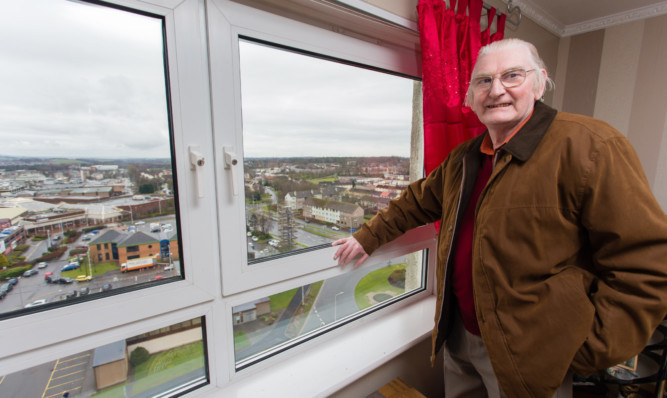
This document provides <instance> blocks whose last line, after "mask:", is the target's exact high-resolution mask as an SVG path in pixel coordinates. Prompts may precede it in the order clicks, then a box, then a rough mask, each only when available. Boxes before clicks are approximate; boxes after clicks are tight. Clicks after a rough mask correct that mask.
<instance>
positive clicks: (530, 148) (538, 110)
mask: <svg viewBox="0 0 667 398" xmlns="http://www.w3.org/2000/svg"><path fill="white" fill-rule="evenodd" d="M557 113H558V111H557V110H555V109H554V108H551V107H550V106H548V105H545V104H544V103H542V102H541V101H535V110H534V111H533V115H532V116H531V118H530V119H529V120H528V121H527V122H526V124H524V125H523V127H521V130H519V132H517V133H516V134H515V135H514V137H512V139H511V140H509V142H507V143H506V144H505V145H503V146H502V148H501V149H502V150H503V151H505V152H507V153H509V154H511V155H512V157H514V158H515V159H517V160H520V161H521V162H525V161H526V160H528V159H529V158H530V156H531V155H532V154H533V152H535V149H536V148H537V145H538V144H539V143H540V141H542V137H544V134H546V132H547V129H549V126H551V122H553V120H554V118H555V117H556V114H557ZM486 134H488V130H486V131H484V134H480V135H478V136H477V137H475V138H473V139H471V140H470V141H469V142H470V144H469V145H468V149H467V150H465V151H463V153H462V154H461V156H460V157H459V158H458V159H457V161H461V160H463V157H465V156H466V154H468V153H470V152H471V151H473V153H476V152H479V148H480V146H481V145H482V141H483V140H484V136H485V135H486Z"/></svg>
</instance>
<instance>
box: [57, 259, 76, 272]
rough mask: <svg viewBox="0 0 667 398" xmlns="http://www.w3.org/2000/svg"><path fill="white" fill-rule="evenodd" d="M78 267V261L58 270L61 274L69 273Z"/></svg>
mask: <svg viewBox="0 0 667 398" xmlns="http://www.w3.org/2000/svg"><path fill="white" fill-rule="evenodd" d="M79 267H80V265H79V262H78V261H73V262H71V263H69V264H67V265H66V266H64V267H62V268H61V269H60V271H61V272H62V271H71V270H73V269H77V268H79Z"/></svg>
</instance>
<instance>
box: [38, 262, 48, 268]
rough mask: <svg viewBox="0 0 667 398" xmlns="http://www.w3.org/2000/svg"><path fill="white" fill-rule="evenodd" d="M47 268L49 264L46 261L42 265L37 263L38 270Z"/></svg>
mask: <svg viewBox="0 0 667 398" xmlns="http://www.w3.org/2000/svg"><path fill="white" fill-rule="evenodd" d="M46 266H47V264H46V263H45V262H44V261H42V262H40V263H37V268H40V269H41V268H46Z"/></svg>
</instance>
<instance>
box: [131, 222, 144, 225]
mask: <svg viewBox="0 0 667 398" xmlns="http://www.w3.org/2000/svg"><path fill="white" fill-rule="evenodd" d="M144 224H146V221H137V222H135V223H134V225H144Z"/></svg>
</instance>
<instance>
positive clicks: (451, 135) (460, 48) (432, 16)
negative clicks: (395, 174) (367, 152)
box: [417, 0, 505, 174]
mask: <svg viewBox="0 0 667 398" xmlns="http://www.w3.org/2000/svg"><path fill="white" fill-rule="evenodd" d="M482 6H483V4H482V0H458V7H457V0H450V7H449V8H447V4H446V3H445V1H444V0H419V4H418V6H417V10H418V12H419V36H420V43H421V50H422V87H423V98H424V168H425V172H426V174H428V173H430V172H431V171H432V170H433V169H435V168H436V167H438V166H439V165H440V163H442V161H443V160H445V158H446V157H447V155H448V154H449V152H450V151H451V150H452V149H454V147H456V146H457V145H458V144H460V143H461V142H463V141H465V140H468V139H470V138H472V137H474V136H476V135H478V134H480V133H482V132H484V130H485V127H484V126H483V125H482V124H481V123H480V122H479V120H478V119H477V116H476V115H475V114H474V113H473V112H472V110H471V109H470V108H468V107H464V106H463V101H464V99H465V94H466V90H467V88H468V82H469V81H470V75H471V73H472V68H473V66H474V65H475V60H476V59H477V53H478V52H479V49H480V48H481V47H482V46H483V45H485V44H488V43H490V42H492V41H496V40H500V39H502V38H503V35H504V31H505V15H504V14H500V15H499V16H498V21H497V22H496V32H495V33H494V34H491V31H490V29H491V22H492V21H493V18H494V17H495V14H496V10H495V9H493V8H492V9H491V10H489V12H488V15H487V18H488V21H489V24H488V28H487V29H485V30H484V32H482V31H481V25H480V18H481V17H482Z"/></svg>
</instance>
